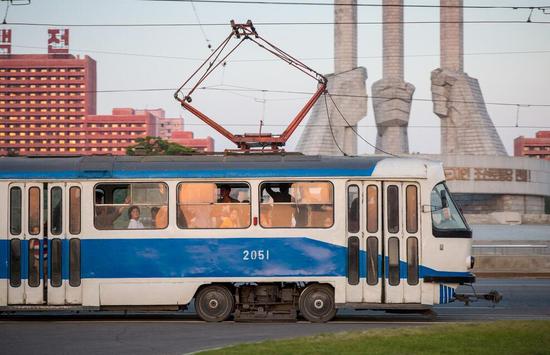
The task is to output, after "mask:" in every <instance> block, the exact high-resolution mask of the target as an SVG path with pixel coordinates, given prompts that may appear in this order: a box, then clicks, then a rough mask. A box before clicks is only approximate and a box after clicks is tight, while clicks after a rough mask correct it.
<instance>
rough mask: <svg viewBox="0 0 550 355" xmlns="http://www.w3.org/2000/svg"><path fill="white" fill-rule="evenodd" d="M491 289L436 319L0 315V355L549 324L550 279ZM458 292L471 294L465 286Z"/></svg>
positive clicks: (501, 282) (182, 349)
mask: <svg viewBox="0 0 550 355" xmlns="http://www.w3.org/2000/svg"><path fill="white" fill-rule="evenodd" d="M491 289H497V290H498V291H500V292H501V293H502V294H503V295H504V300H503V301H502V302H501V303H500V304H499V305H497V306H496V307H492V306H491V305H490V304H489V303H487V302H485V301H481V302H478V303H475V304H472V305H471V306H469V307H464V306H462V305H461V304H450V305H445V306H439V307H436V311H437V313H438V317H437V319H436V320H435V321H432V320H429V319H428V318H426V317H425V316H419V315H395V314H385V313H382V312H356V311H348V310H343V311H340V312H339V314H338V316H337V317H336V319H335V320H334V321H332V322H330V323H327V324H310V323H307V322H298V323H275V324H271V323H254V324H250V323H235V322H224V323H219V324H209V323H204V322H201V321H199V320H197V318H196V316H195V315H194V314H193V313H192V312H186V313H183V314H164V315H159V314H154V315H151V314H147V315H143V314H132V315H127V316H122V315H117V314H109V315H105V314H103V315H80V316H73V315H53V316H52V315H50V316H47V317H36V316H16V317H9V318H6V317H3V318H0V354H14V355H15V354H74V353H78V354H98V353H102V354H104V353H117V354H182V353H187V352H192V351H197V350H200V349H206V348H214V347H219V346H224V345H229V344H234V343H241V342H255V341H261V340H265V339H275V338H289V337H296V336H305V335H313V334H319V333H328V332H340V331H348V330H368V329H373V328H381V327H402V326H411V325H412V326H423V325H429V324H433V323H437V322H450V321H486V320H496V319H548V320H550V296H548V295H549V294H550V279H481V280H479V282H478V284H477V286H476V290H477V292H488V291H489V290H491ZM462 291H463V292H467V291H469V290H467V289H464V290H462Z"/></svg>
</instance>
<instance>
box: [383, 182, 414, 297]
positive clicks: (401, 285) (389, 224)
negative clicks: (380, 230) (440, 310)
mask: <svg viewBox="0 0 550 355" xmlns="http://www.w3.org/2000/svg"><path fill="white" fill-rule="evenodd" d="M383 189H384V198H383V202H384V203H383V207H384V209H383V220H384V223H383V224H384V249H383V250H384V252H383V255H384V272H383V275H384V291H383V298H384V303H420V296H421V289H420V283H419V265H420V260H421V255H420V250H421V248H420V246H421V240H420V235H421V233H420V223H419V217H420V214H419V206H420V204H419V196H420V188H419V186H418V185H417V184H415V183H409V182H392V181H389V182H384V183H383Z"/></svg>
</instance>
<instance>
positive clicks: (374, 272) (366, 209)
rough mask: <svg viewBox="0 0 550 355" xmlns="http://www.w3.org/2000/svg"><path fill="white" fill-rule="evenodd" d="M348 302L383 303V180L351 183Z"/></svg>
mask: <svg viewBox="0 0 550 355" xmlns="http://www.w3.org/2000/svg"><path fill="white" fill-rule="evenodd" d="M346 191H347V224H346V229H347V247H348V255H347V265H348V268H347V287H346V301H347V302H367V303H380V302H381V301H382V269H381V268H382V245H383V243H382V213H381V211H382V198H381V196H382V190H381V183H380V182H379V181H350V182H348V184H347V190H346Z"/></svg>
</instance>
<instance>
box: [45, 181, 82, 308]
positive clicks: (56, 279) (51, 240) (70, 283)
mask: <svg viewBox="0 0 550 355" xmlns="http://www.w3.org/2000/svg"><path fill="white" fill-rule="evenodd" d="M48 189H49V198H48V202H49V206H48V211H49V212H48V224H47V225H48V250H49V255H48V262H47V264H48V285H47V289H48V290H47V303H48V304H49V305H63V304H79V303H81V302H82V291H81V286H80V275H78V277H75V275H74V274H75V272H78V273H80V240H79V239H78V235H79V234H80V229H81V221H80V218H81V216H80V205H81V196H80V195H81V187H80V185H78V184H65V183H61V184H49V185H48ZM75 280H77V282H75Z"/></svg>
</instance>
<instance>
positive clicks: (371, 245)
mask: <svg viewBox="0 0 550 355" xmlns="http://www.w3.org/2000/svg"><path fill="white" fill-rule="evenodd" d="M367 258H368V259H367V283H368V284H369V285H371V286H372V285H376V284H377V283H378V238H376V237H368V238H367Z"/></svg>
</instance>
